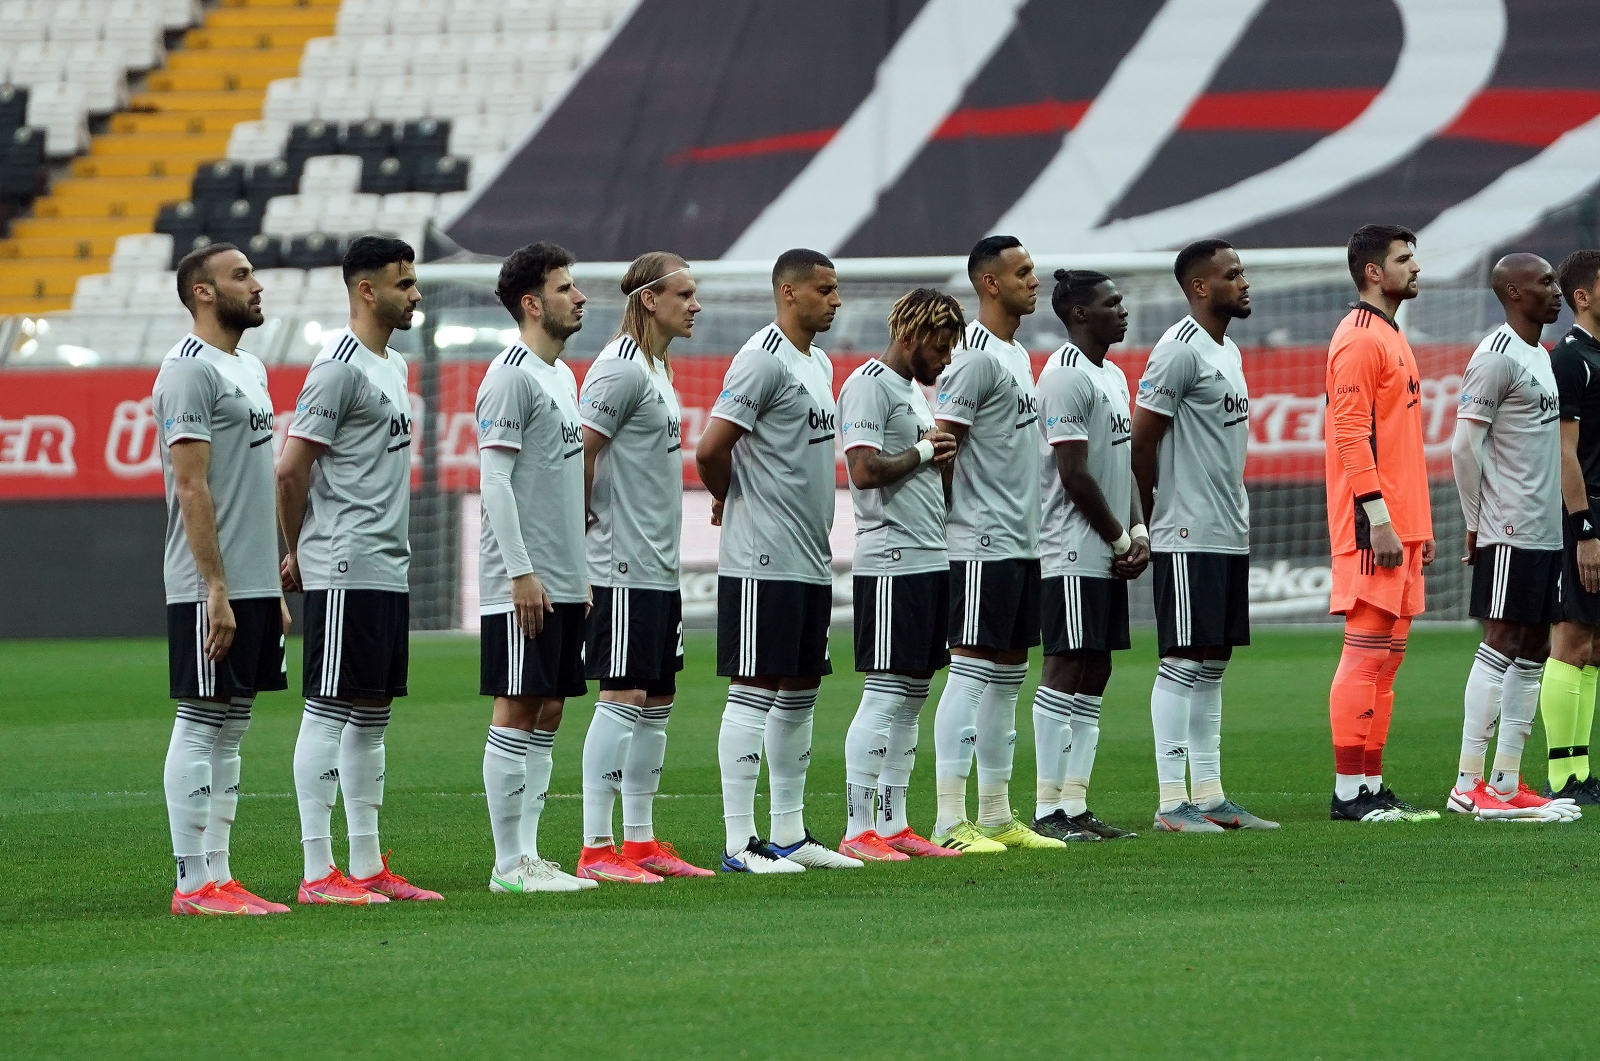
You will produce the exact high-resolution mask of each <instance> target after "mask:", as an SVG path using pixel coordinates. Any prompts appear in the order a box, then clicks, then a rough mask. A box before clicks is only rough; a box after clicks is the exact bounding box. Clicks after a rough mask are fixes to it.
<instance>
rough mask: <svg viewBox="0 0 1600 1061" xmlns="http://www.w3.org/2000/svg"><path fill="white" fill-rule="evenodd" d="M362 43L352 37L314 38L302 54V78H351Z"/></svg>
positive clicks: (307, 42) (308, 42) (309, 41)
mask: <svg viewBox="0 0 1600 1061" xmlns="http://www.w3.org/2000/svg"><path fill="white" fill-rule="evenodd" d="M359 45H360V41H358V40H355V39H352V38H350V37H313V38H311V39H310V40H308V41H306V47H305V50H304V51H302V52H301V53H300V76H301V77H310V78H335V77H349V76H350V71H351V70H353V69H355V59H356V55H357V54H358V53H359V52H360V50H361V49H360V47H359Z"/></svg>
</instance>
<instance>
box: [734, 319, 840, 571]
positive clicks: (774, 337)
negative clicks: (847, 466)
mask: <svg viewBox="0 0 1600 1061" xmlns="http://www.w3.org/2000/svg"><path fill="white" fill-rule="evenodd" d="M711 415H712V416H715V417H719V418H720V419H723V420H728V421H731V422H732V423H735V424H738V425H739V426H740V427H742V428H744V429H745V430H746V431H748V432H749V434H747V435H745V436H744V437H743V438H741V439H740V440H739V441H738V442H737V443H735V444H734V447H733V480H732V482H731V483H730V484H729V485H728V496H727V498H726V500H725V502H724V505H723V510H722V539H721V541H720V543H719V545H718V552H717V574H719V575H723V576H726V577H728V578H760V579H770V580H773V581H784V582H809V583H812V584H813V585H819V586H826V585H832V584H833V567H832V565H833V549H832V547H831V546H830V545H829V544H828V534H829V532H830V531H832V530H833V500H834V490H835V483H836V481H837V480H836V477H835V469H836V457H835V449H834V432H835V428H836V426H837V420H836V415H837V413H836V409H835V406H834V400H833V364H832V363H831V362H830V361H829V360H828V355H827V354H825V353H823V352H822V351H821V350H820V349H818V348H817V347H815V346H813V347H812V348H811V353H810V354H809V355H807V354H802V353H801V352H800V351H799V350H797V349H795V346H794V344H793V343H791V342H790V341H789V340H788V339H787V338H786V337H785V336H784V334H783V331H782V330H781V329H780V328H779V327H778V326H777V325H776V324H769V325H767V326H766V327H765V328H763V329H761V330H760V331H759V332H756V334H754V335H752V336H751V337H750V339H749V340H748V341H747V342H746V343H745V344H744V346H743V347H742V348H741V349H740V350H739V352H738V353H737V354H735V355H734V358H733V364H731V365H729V366H728V373H727V375H726V376H725V377H723V380H722V393H721V394H719V395H718V396H717V400H716V403H715V404H714V405H713V406H712V407H711Z"/></svg>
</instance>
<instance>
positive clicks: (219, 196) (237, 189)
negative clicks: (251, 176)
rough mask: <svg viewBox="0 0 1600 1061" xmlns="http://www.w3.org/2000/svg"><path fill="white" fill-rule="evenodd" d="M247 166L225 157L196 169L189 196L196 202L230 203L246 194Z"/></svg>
mask: <svg viewBox="0 0 1600 1061" xmlns="http://www.w3.org/2000/svg"><path fill="white" fill-rule="evenodd" d="M244 178H245V168H244V166H243V165H241V164H240V163H238V162H232V161H229V160H227V159H223V160H222V161H219V162H213V163H211V164H210V165H209V166H205V167H203V168H201V169H198V170H196V171H195V175H194V179H193V181H192V183H191V184H190V191H189V198H190V200H192V201H193V202H195V203H201V202H206V203H212V204H228V203H232V202H233V201H234V200H235V199H238V198H240V197H241V196H243V195H244Z"/></svg>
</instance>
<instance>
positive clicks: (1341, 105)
mask: <svg viewBox="0 0 1600 1061" xmlns="http://www.w3.org/2000/svg"><path fill="white" fill-rule="evenodd" d="M1377 95H1378V90H1377V89H1375V88H1309V89H1275V90H1261V91H1253V92H1208V93H1206V94H1204V95H1202V96H1200V97H1199V98H1197V99H1196V100H1195V101H1194V103H1193V105H1191V106H1190V108H1189V112H1188V113H1187V114H1185V115H1184V116H1183V120H1182V122H1180V123H1179V128H1180V129H1183V130H1185V131H1188V132H1218V133H1226V132H1256V133H1273V132H1284V133H1331V132H1334V131H1335V130H1338V129H1342V128H1343V127H1344V126H1346V125H1349V124H1350V123H1351V122H1352V121H1354V120H1355V119H1356V118H1357V117H1358V116H1360V114H1361V112H1362V111H1364V110H1366V109H1367V107H1368V106H1369V105H1370V104H1371V103H1372V101H1373V100H1374V99H1375V98H1376V97H1377ZM1089 103H1090V101H1089V100H1041V101H1039V102H1037V103H1017V104H1011V105H1008V106H1004V107H964V108H962V109H961V110H958V111H955V112H953V113H952V114H951V115H950V116H949V117H948V118H946V119H945V120H944V122H943V124H941V125H940V126H939V128H938V129H936V130H935V131H934V133H933V137H932V138H933V139H934V140H940V141H942V140H984V139H1003V138H1007V137H1021V136H1052V135H1059V134H1062V133H1066V132H1070V131H1071V130H1072V129H1073V128H1074V127H1075V126H1076V125H1077V124H1078V122H1079V121H1081V120H1082V119H1083V115H1084V113H1085V112H1087V111H1088V109H1089ZM1596 115H1600V92H1597V91H1593V90H1590V89H1546V88H1488V89H1484V90H1483V91H1482V92H1480V93H1478V95H1477V96H1476V97H1474V98H1473V100H1472V102H1470V103H1468V104H1467V106H1466V107H1465V108H1464V109H1463V110H1462V112H1461V114H1460V115H1459V116H1458V117H1457V118H1456V119H1455V121H1453V122H1451V123H1450V125H1449V126H1447V127H1446V128H1444V129H1442V130H1440V132H1439V136H1440V137H1447V138H1450V139H1456V140H1481V141H1487V142H1490V143H1500V144H1518V145H1523V146H1528V147H1547V146H1549V145H1550V144H1552V143H1554V142H1555V141H1556V139H1557V138H1558V137H1560V136H1561V134H1562V133H1565V132H1566V131H1568V130H1569V129H1574V128H1576V127H1577V126H1579V125H1582V124H1583V123H1584V122H1586V121H1588V120H1589V119H1591V118H1593V117H1595V116H1596ZM836 132H838V130H837V129H813V130H810V131H807V132H799V133H785V134H782V135H780V136H765V137H761V138H760V139H756V140H742V141H736V142H733V143H728V144H718V145H715V146H712V147H692V148H689V149H688V150H685V151H680V152H678V153H677V154H675V155H671V156H669V157H668V158H667V164H668V165H671V166H681V165H684V164H686V163H690V162H695V163H702V162H727V161H731V160H734V159H742V158H758V157H761V156H764V155H778V154H793V153H796V152H812V151H820V150H821V149H822V148H823V146H824V145H826V144H827V143H828V141H829V140H831V139H833V135H834V134H835V133H836Z"/></svg>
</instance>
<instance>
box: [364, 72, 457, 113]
mask: <svg viewBox="0 0 1600 1061" xmlns="http://www.w3.org/2000/svg"><path fill="white" fill-rule="evenodd" d="M447 76H458V75H447ZM438 80H439V79H438V78H436V77H408V78H405V79H404V80H402V81H398V82H394V83H391V84H389V85H386V86H385V88H384V90H383V92H382V93H380V94H379V95H378V98H377V99H375V100H373V101H372V116H373V117H374V118H380V119H382V120H384V121H387V122H401V121H405V120H406V119H407V118H417V117H421V116H423V115H425V114H427V113H429V109H430V108H431V106H432V102H433V86H434V84H435V83H436V82H437V81H438Z"/></svg>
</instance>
